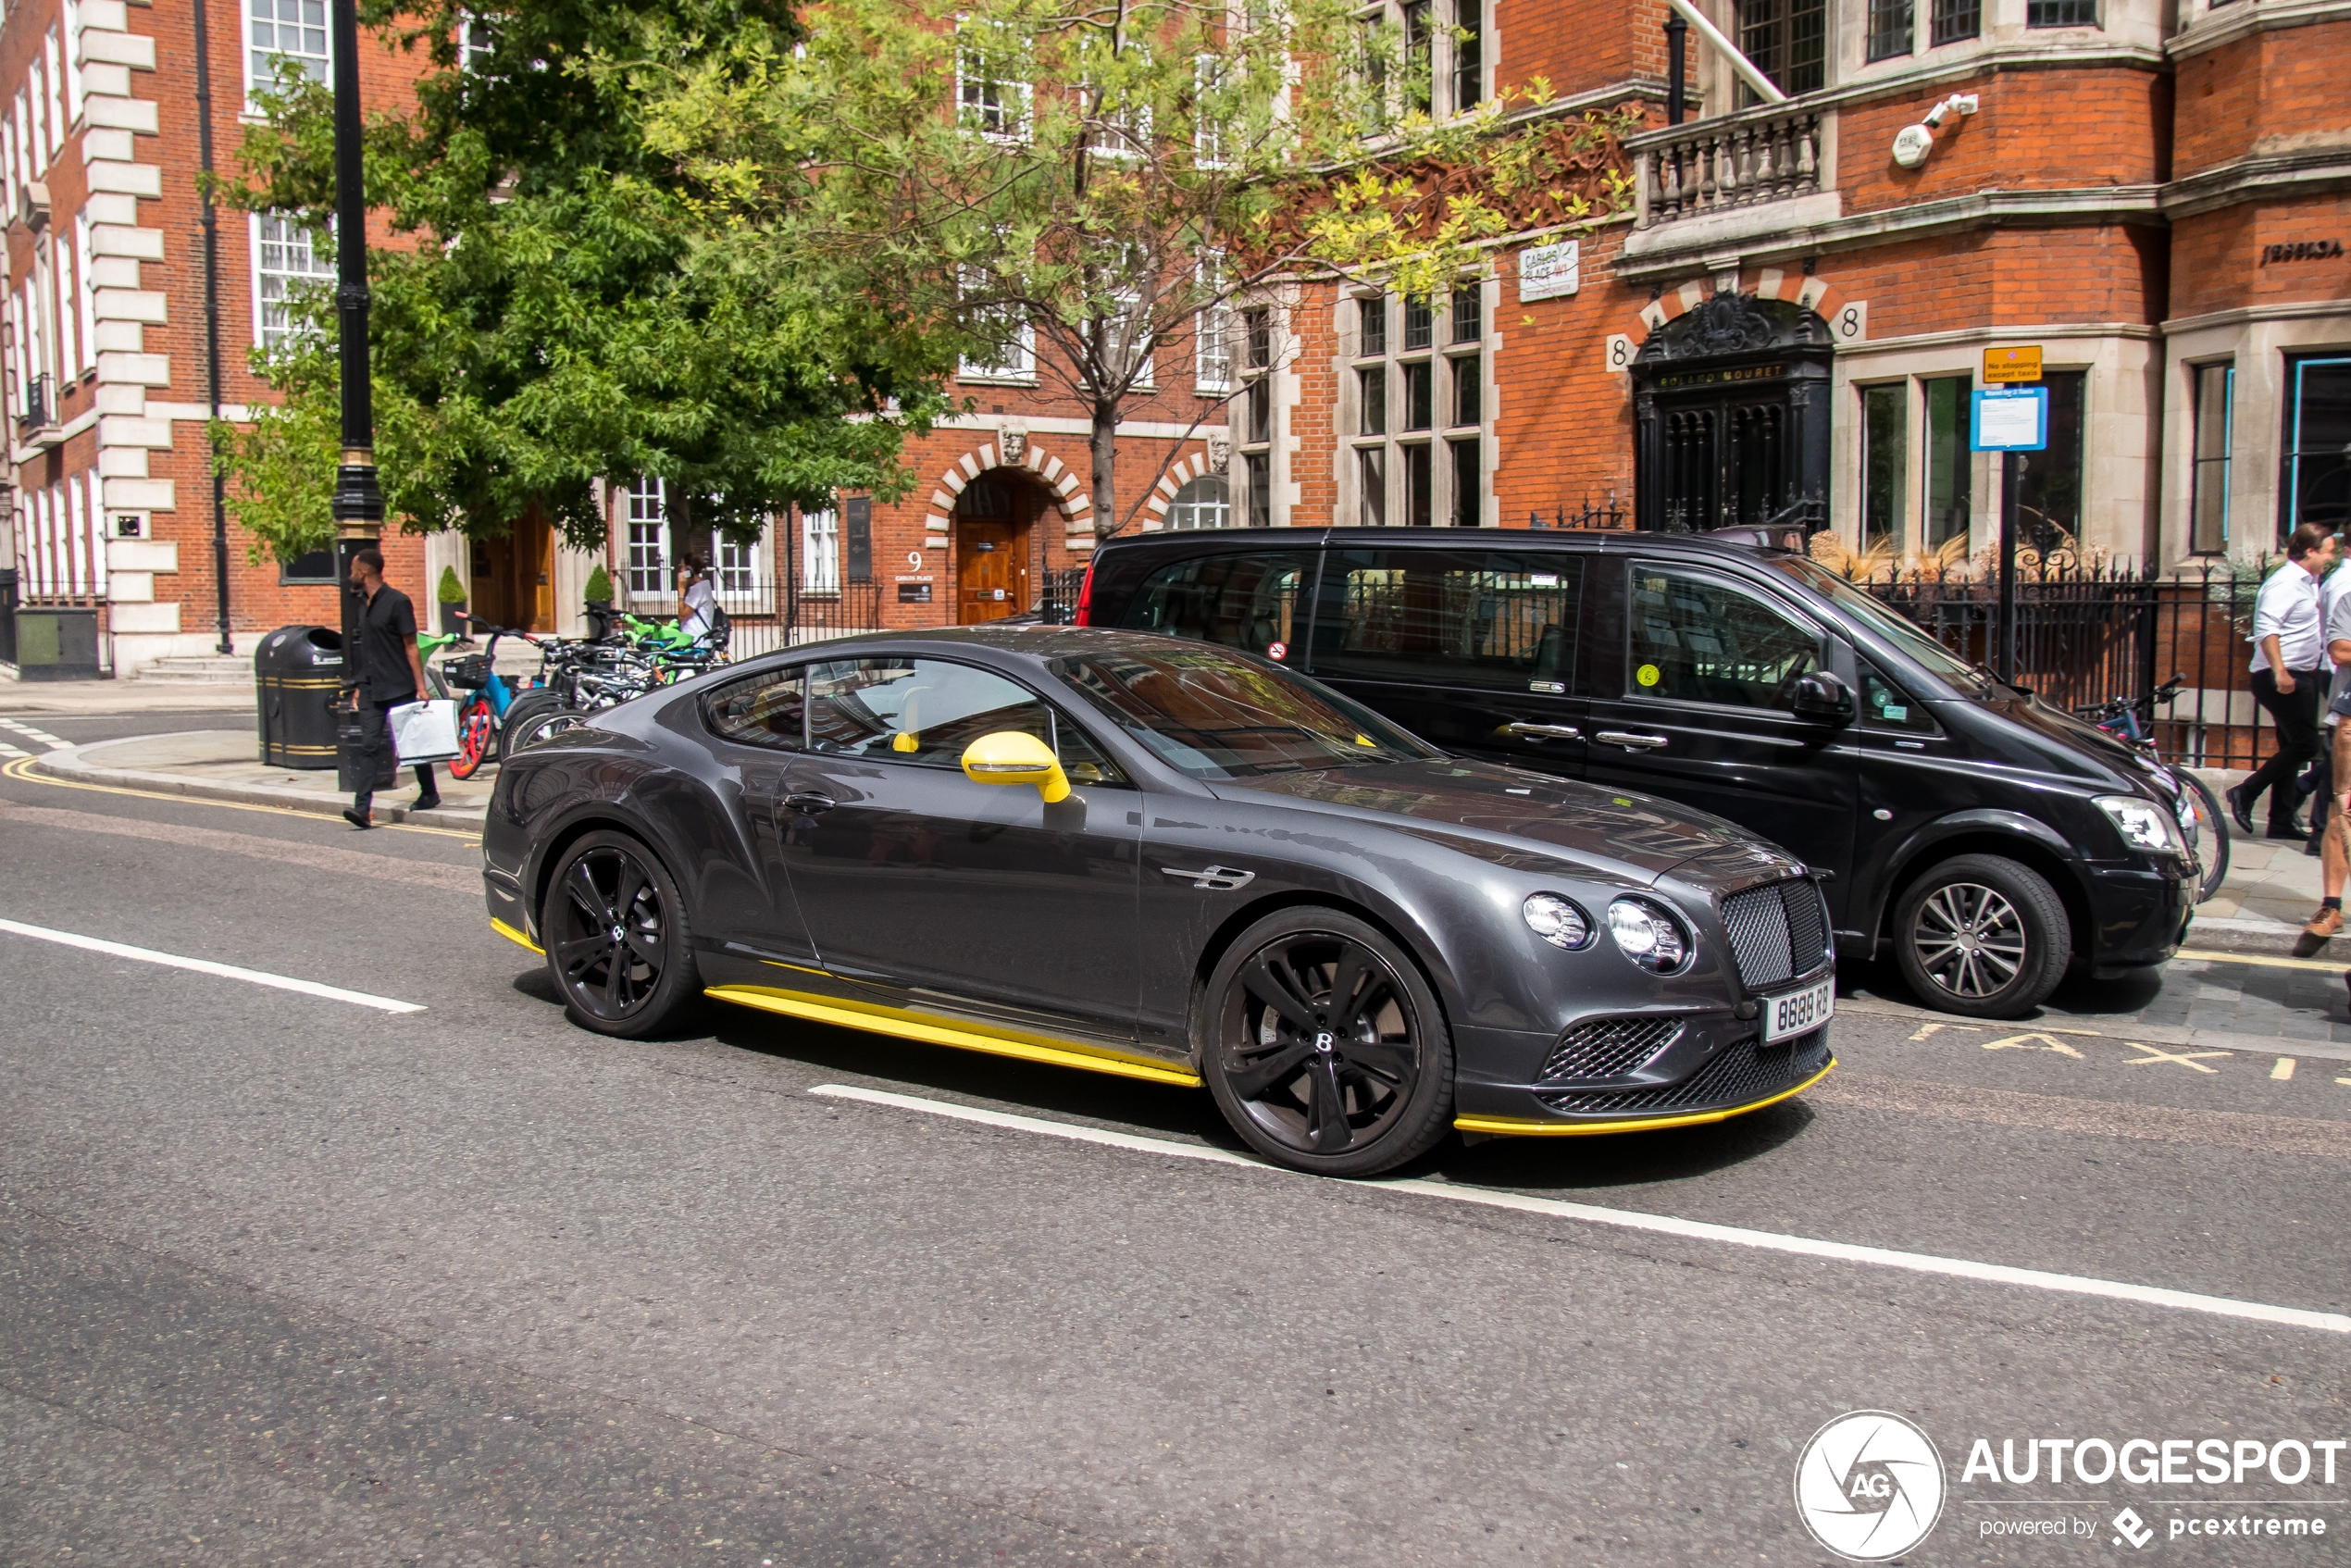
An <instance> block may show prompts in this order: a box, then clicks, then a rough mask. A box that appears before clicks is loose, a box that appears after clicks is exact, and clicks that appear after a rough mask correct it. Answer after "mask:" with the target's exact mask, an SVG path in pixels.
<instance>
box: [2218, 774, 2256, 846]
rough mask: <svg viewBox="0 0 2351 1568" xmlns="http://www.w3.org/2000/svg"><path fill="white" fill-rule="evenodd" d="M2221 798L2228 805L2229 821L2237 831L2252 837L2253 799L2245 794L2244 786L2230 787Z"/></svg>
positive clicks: (2233, 785)
mask: <svg viewBox="0 0 2351 1568" xmlns="http://www.w3.org/2000/svg"><path fill="white" fill-rule="evenodd" d="M2221 798H2222V799H2223V800H2225V801H2227V802H2228V803H2229V819H2230V820H2231V821H2232V822H2234V823H2235V824H2236V825H2237V831H2238V832H2240V833H2242V834H2244V835H2245V837H2246V838H2248V839H2250V838H2251V837H2253V797H2252V796H2250V795H2248V794H2246V793H2245V786H2244V785H2242V784H2232V785H2230V786H2229V787H2228V789H2227V790H2225V791H2223V793H2222V796H2221Z"/></svg>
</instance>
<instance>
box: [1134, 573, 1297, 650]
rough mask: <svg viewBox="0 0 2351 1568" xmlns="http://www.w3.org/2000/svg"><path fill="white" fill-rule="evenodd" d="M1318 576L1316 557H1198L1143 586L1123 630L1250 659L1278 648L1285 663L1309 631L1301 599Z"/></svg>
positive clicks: (1154, 577)
mask: <svg viewBox="0 0 2351 1568" xmlns="http://www.w3.org/2000/svg"><path fill="white" fill-rule="evenodd" d="M1313 575H1314V556H1313V553H1312V551H1306V550H1282V551H1268V552H1265V553H1263V554H1237V555H1195V556H1193V557H1191V558H1190V559H1188V560H1184V561H1178V562H1176V563H1175V564H1174V565H1173V566H1162V567H1161V568H1160V569H1159V570H1157V571H1155V572H1153V573H1151V576H1150V577H1148V578H1146V579H1143V586H1142V587H1141V588H1140V589H1138V590H1137V591H1136V593H1135V597H1134V599H1133V600H1132V601H1131V602H1130V603H1129V604H1127V606H1126V618H1125V619H1124V620H1122V621H1121V622H1120V623H1119V624H1120V625H1121V626H1124V627H1126V628H1128V629H1130V630H1135V631H1160V632H1165V633H1166V634H1167V635H1169V636H1170V637H1189V638H1192V639H1194V640H1196V641H1201V642H1217V643H1222V644H1223V645H1224V646H1225V647H1227V648H1246V649H1248V650H1249V651H1250V653H1272V652H1273V649H1274V645H1275V643H1280V644H1282V652H1281V653H1276V654H1275V655H1274V656H1275V657H1277V658H1278V657H1287V656H1288V650H1289V646H1290V645H1291V644H1292V643H1295V642H1296V641H1298V638H1299V635H1300V633H1302V632H1304V631H1305V629H1306V617H1305V616H1304V615H1303V614H1301V613H1300V607H1299V595H1300V593H1301V592H1303V591H1305V588H1306V586H1307V584H1309V583H1310V582H1312V580H1313Z"/></svg>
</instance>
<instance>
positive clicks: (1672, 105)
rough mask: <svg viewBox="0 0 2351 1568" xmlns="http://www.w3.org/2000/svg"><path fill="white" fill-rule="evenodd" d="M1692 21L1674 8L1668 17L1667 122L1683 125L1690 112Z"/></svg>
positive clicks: (1666, 50) (1666, 59) (1666, 54)
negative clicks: (1689, 86) (1688, 96)
mask: <svg viewBox="0 0 2351 1568" xmlns="http://www.w3.org/2000/svg"><path fill="white" fill-rule="evenodd" d="M1689 46H1690V24H1689V23H1687V22H1686V21H1684V20H1683V19H1682V13H1681V12H1679V11H1674V12H1672V13H1671V14H1669V15H1668V16H1667V17H1666V19H1665V123H1666V124H1668V125H1679V124H1681V123H1682V117H1683V115H1684V114H1686V113H1687V112H1688V108H1689V105H1688V103H1687V93H1688V81H1689Z"/></svg>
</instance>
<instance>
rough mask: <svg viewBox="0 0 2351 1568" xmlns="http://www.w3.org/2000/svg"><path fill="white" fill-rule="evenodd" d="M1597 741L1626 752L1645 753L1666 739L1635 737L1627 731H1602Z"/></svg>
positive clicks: (1651, 736)
mask: <svg viewBox="0 0 2351 1568" xmlns="http://www.w3.org/2000/svg"><path fill="white" fill-rule="evenodd" d="M1598 739H1599V741H1600V743H1601V744H1602V745H1604V746H1622V747H1623V748H1624V749H1625V750H1626V751H1628V752H1647V751H1650V750H1653V749H1655V748H1656V747H1659V746H1662V745H1664V744H1665V743H1666V740H1667V739H1668V738H1667V737H1665V736H1663V735H1636V734H1634V733H1633V732H1632V731H1631V730H1629V729H1603V730H1601V731H1600V733H1599V737H1598Z"/></svg>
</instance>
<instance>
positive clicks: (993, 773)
mask: <svg viewBox="0 0 2351 1568" xmlns="http://www.w3.org/2000/svg"><path fill="white" fill-rule="evenodd" d="M964 777H965V778H969V779H971V780H972V781H973V782H974V783H976V784H1034V785H1036V786H1037V792H1038V794H1039V795H1040V796H1042V797H1043V798H1044V801H1045V803H1046V804H1047V805H1051V804H1053V803H1055V802H1058V801H1065V800H1067V799H1069V778H1068V777H1067V776H1066V775H1064V773H1063V772H1062V765H1061V759H1060V758H1058V757H1056V756H1054V755H1053V749H1052V748H1051V746H1048V745H1047V744H1045V742H1044V741H1042V740H1039V739H1037V737H1036V736H1034V735H1024V734H1022V733H1021V732H1020V731H1019V730H1017V729H1000V730H998V731H997V732H996V733H995V734H993V735H983V736H981V737H980V738H979V739H978V740H975V741H973V742H972V743H971V744H970V745H968V746H966V747H964Z"/></svg>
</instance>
